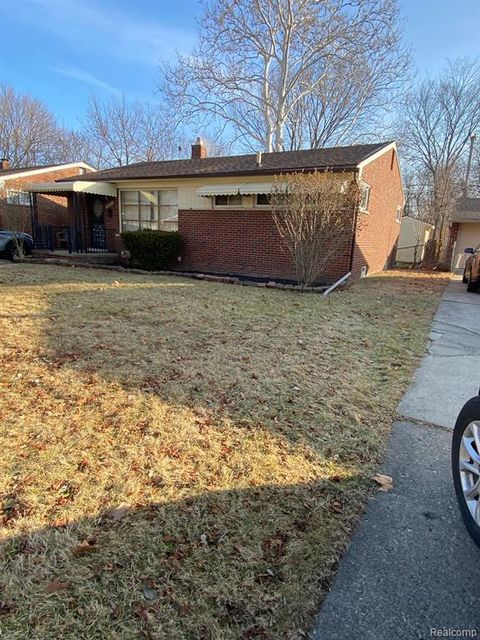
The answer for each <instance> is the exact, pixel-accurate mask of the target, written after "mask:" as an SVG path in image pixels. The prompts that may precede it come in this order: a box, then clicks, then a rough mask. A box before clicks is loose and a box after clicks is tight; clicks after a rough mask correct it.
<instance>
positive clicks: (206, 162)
mask: <svg viewBox="0 0 480 640" xmlns="http://www.w3.org/2000/svg"><path fill="white" fill-rule="evenodd" d="M391 144H392V143H391V142H380V143H377V144H356V145H351V146H349V147H330V148H325V149H307V150H303V151H277V152H274V153H263V154H262V163H261V166H257V156H256V154H249V155H243V156H223V157H218V158H208V157H207V158H199V159H197V158H195V159H189V160H166V161H162V162H138V163H136V164H130V165H128V166H124V167H116V168H114V169H106V170H105V171H97V172H95V173H89V174H88V175H87V176H78V177H76V178H75V179H76V180H89V181H107V182H110V181H111V182H115V181H119V180H142V179H152V178H193V177H197V176H204V177H207V176H211V177H219V176H230V175H237V176H245V175H268V174H272V173H283V172H284V173H288V172H292V171H306V170H314V169H331V170H332V171H347V170H352V169H355V168H356V167H357V166H358V165H359V164H360V163H361V162H362V161H363V160H367V159H368V158H369V157H370V156H371V155H373V154H375V153H377V151H380V150H381V149H383V148H384V147H387V146H389V145H391Z"/></svg>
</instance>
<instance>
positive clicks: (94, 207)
mask: <svg viewBox="0 0 480 640" xmlns="http://www.w3.org/2000/svg"><path fill="white" fill-rule="evenodd" d="M53 193H54V194H55V195H58V196H64V197H65V198H66V199H67V208H66V211H65V223H64V224H61V225H51V224H44V223H43V221H42V220H41V218H39V213H38V206H37V199H38V196H39V195H40V194H53ZM115 202H116V190H115V189H114V187H113V186H112V185H110V184H105V183H93V182H92V183H85V182H80V181H72V182H54V183H44V184H36V185H34V186H32V188H31V219H32V233H33V239H34V243H35V249H36V250H38V251H42V252H63V253H64V254H67V255H68V254H98V253H101V254H107V253H111V254H114V255H115V256H117V255H118V252H119V251H120V249H121V239H120V235H119V233H118V224H117V221H116V218H115ZM58 255H61V253H59V254H58Z"/></svg>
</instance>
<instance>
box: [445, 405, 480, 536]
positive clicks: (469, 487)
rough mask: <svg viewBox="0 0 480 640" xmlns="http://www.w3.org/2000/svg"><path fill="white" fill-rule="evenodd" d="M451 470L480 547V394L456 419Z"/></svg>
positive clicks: (466, 520) (465, 516) (466, 519)
mask: <svg viewBox="0 0 480 640" xmlns="http://www.w3.org/2000/svg"><path fill="white" fill-rule="evenodd" d="M465 465H467V466H465ZM473 470H475V471H473ZM452 474H453V484H454V487H455V493H456V495H457V501H458V506H459V508H460V513H461V514H462V518H463V521H464V523H465V526H466V527H467V529H468V532H469V533H470V535H471V536H472V538H473V540H474V541H475V543H476V544H477V545H478V546H479V547H480V396H477V397H475V398H472V399H471V400H469V401H468V402H467V403H466V404H465V405H464V407H463V409H462V410H461V411H460V414H459V416H458V418H457V421H456V423H455V428H454V431H453V439H452ZM477 485H478V491H477Z"/></svg>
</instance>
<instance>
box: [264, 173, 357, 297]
mask: <svg viewBox="0 0 480 640" xmlns="http://www.w3.org/2000/svg"><path fill="white" fill-rule="evenodd" d="M358 201H359V188H358V185H357V184H356V183H355V182H353V181H345V180H342V179H341V178H338V177H336V176H335V175H333V174H332V173H329V172H325V173H319V172H314V173H308V174H307V173H295V174H290V175H288V176H282V177H280V178H279V179H277V180H276V182H275V185H274V188H273V193H272V196H271V202H272V214H273V218H274V221H275V224H276V227H277V229H278V232H279V234H280V236H281V238H282V239H283V241H284V243H285V246H286V248H287V249H288V251H289V252H290V254H291V255H292V257H293V260H294V262H295V268H296V272H297V279H298V282H299V283H300V284H302V285H304V286H310V285H312V284H313V283H314V282H315V281H317V280H318V279H319V278H320V277H321V276H322V275H324V274H326V273H327V271H328V269H329V267H330V266H331V264H332V262H333V261H334V260H335V258H336V257H337V256H338V254H339V251H340V249H341V248H342V247H344V246H345V243H346V242H347V243H348V242H349V241H350V239H351V237H352V232H353V227H354V225H355V222H356V221H355V218H356V215H355V213H356V211H357V208H358Z"/></svg>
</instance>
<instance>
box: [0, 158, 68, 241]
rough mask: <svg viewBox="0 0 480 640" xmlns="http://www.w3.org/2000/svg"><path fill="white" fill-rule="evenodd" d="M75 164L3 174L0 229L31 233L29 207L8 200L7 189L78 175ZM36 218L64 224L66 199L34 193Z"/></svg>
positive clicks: (46, 222)
mask: <svg viewBox="0 0 480 640" xmlns="http://www.w3.org/2000/svg"><path fill="white" fill-rule="evenodd" d="M79 173H80V170H79V168H78V167H70V169H62V170H60V169H52V170H51V171H48V172H45V173H37V174H34V175H28V176H23V177H19V178H15V177H12V178H11V179H9V178H8V176H6V177H5V179H4V180H5V185H4V187H3V188H2V189H1V190H0V229H12V230H14V231H27V232H28V233H31V220H30V207H28V206H21V205H11V204H7V189H17V190H19V191H24V190H26V188H27V186H28V185H30V184H34V183H36V182H54V181H55V180H59V179H60V178H69V177H73V176H76V175H79ZM37 203H38V222H39V223H40V224H52V225H58V226H63V225H66V224H67V199H66V198H65V197H62V196H54V195H42V194H38V196H37Z"/></svg>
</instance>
